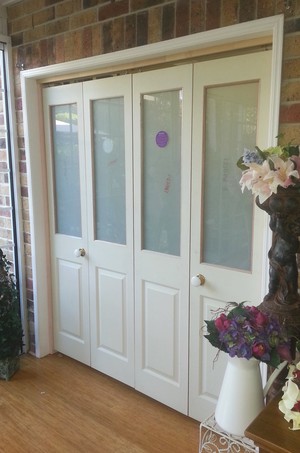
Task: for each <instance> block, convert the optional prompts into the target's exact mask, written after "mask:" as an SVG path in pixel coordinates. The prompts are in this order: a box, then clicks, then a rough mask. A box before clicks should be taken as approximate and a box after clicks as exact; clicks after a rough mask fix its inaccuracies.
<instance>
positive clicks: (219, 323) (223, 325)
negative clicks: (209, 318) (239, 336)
mask: <svg viewBox="0 0 300 453" xmlns="http://www.w3.org/2000/svg"><path fill="white" fill-rule="evenodd" d="M215 326H216V328H217V329H218V331H219V332H222V331H223V330H226V329H228V327H229V326H230V321H229V319H227V317H226V315H225V314H224V313H222V314H221V315H220V316H219V317H218V318H217V319H215Z"/></svg>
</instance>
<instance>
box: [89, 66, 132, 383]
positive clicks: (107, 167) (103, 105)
mask: <svg viewBox="0 0 300 453" xmlns="http://www.w3.org/2000/svg"><path fill="white" fill-rule="evenodd" d="M83 97H84V111H85V137H86V141H85V144H86V150H87V151H86V154H87V175H88V177H87V186H86V187H87V189H86V196H87V205H88V211H87V217H88V238H89V239H88V260H89V267H90V313H91V317H90V319H91V323H90V329H91V365H92V367H93V368H96V369H97V370H99V371H102V372H103V373H106V374H108V375H110V376H113V377H114V378H116V379H118V380H120V381H122V382H125V383H126V384H128V385H131V386H133V385H134V284H133V272H134V267H133V200H132V193H133V186H132V140H131V137H132V113H131V109H132V98H131V76H130V75H126V76H119V77H111V78H107V79H103V80H97V81H91V82H87V83H85V84H84V86H83Z"/></svg>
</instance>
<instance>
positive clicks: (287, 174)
mask: <svg viewBox="0 0 300 453" xmlns="http://www.w3.org/2000/svg"><path fill="white" fill-rule="evenodd" d="M270 160H271V161H272V162H273V164H274V167H275V169H274V170H271V171H270V172H269V173H268V174H267V175H266V176H265V178H266V179H267V180H268V181H272V182H270V188H271V191H272V192H273V193H277V187H278V186H281V187H288V186H290V185H291V184H293V182H292V180H291V176H294V177H295V178H299V173H298V171H297V170H295V164H294V162H293V161H292V160H286V161H284V160H282V159H281V158H280V157H277V156H274V155H273V156H270Z"/></svg>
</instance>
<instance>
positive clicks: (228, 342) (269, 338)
mask: <svg viewBox="0 0 300 453" xmlns="http://www.w3.org/2000/svg"><path fill="white" fill-rule="evenodd" d="M232 305H233V308H232V309H231V310H230V306H232ZM218 314H219V315H218V316H217V317H216V318H215V319H212V320H209V321H205V323H206V329H207V334H206V335H204V337H205V338H207V339H208V341H209V342H210V343H211V344H212V346H214V347H216V348H218V349H219V351H224V352H226V353H228V354H229V356H230V357H239V358H245V359H248V360H249V359H251V358H252V357H254V358H255V359H257V360H260V361H261V362H264V363H267V364H268V365H271V366H273V367H275V368H276V367H277V366H278V365H279V364H280V362H281V361H285V360H287V361H291V353H290V341H289V339H288V336H287V334H286V332H285V331H283V329H282V326H281V325H280V323H279V321H278V320H277V318H275V317H274V316H271V315H267V314H265V313H263V312H262V311H260V310H259V309H258V308H257V307H254V306H247V305H245V302H242V303H240V304H236V303H231V304H228V306H227V307H226V308H225V309H224V310H222V311H221V313H220V311H218Z"/></svg>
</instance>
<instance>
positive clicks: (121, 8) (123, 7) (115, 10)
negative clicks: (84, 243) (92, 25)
mask: <svg viewBox="0 0 300 453" xmlns="http://www.w3.org/2000/svg"><path fill="white" fill-rule="evenodd" d="M128 12H129V3H128V0H120V1H119V2H114V3H107V4H105V5H103V6H100V7H99V12H98V20H99V21H103V20H107V19H112V18H114V17H117V16H121V15H123V14H127V13H128Z"/></svg>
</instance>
